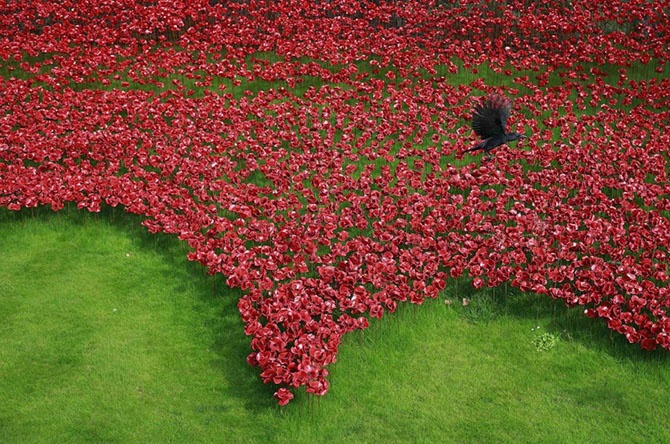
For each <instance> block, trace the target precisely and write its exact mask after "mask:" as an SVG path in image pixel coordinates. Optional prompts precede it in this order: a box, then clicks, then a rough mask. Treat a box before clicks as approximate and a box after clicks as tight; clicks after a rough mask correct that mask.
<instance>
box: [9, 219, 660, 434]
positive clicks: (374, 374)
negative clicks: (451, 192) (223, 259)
mask: <svg viewBox="0 0 670 444" xmlns="http://www.w3.org/2000/svg"><path fill="white" fill-rule="evenodd" d="M139 221H140V219H139V218H137V217H135V216H130V215H127V214H125V213H123V212H121V210H120V209H116V210H111V209H109V208H106V209H104V211H103V213H102V214H100V215H93V214H89V213H84V212H80V211H77V210H76V209H74V208H73V207H67V208H66V209H65V210H63V211H61V212H59V213H51V212H50V211H47V210H42V209H37V210H24V211H22V212H20V213H12V212H9V211H6V210H0V251H2V254H1V255H0V399H2V402H0V442H2V443H33V442H35V443H42V442H47V443H52V442H53V443H88V442H112V443H114V442H118V443H168V442H174V443H184V442H202V443H210V442H211V443H217V442H222V443H223V442H226V443H227V442H231V443H233V442H234V443H243V442H252V443H253V442H262V443H273V442H278V443H281V442H287V443H288V442H291V443H303V442H304V443H315V442H324V443H325V442H327V443H340V442H362V443H365V442H370V443H378V442H403V443H405V442H417V443H423V442H426V443H430V442H437V443H450V442H456V443H458V442H483V443H489V442H503V443H504V442H514V443H517V442H557V443H566V442H568V443H569V442H575V443H584V442H591V443H598V442H607V443H616V442H670V430H669V429H668V427H667V424H668V423H670V411H669V410H668V409H667V386H668V384H669V383H670V366H668V356H667V353H664V352H654V353H648V352H643V351H641V350H639V349H638V347H637V346H635V345H629V344H627V343H626V342H625V339H623V338H621V337H620V336H619V335H611V334H610V332H609V331H608V330H607V329H606V328H605V326H604V325H603V324H602V323H599V322H594V321H593V320H591V319H587V318H585V317H584V316H583V315H582V314H581V313H580V311H579V309H576V310H568V309H565V308H563V307H562V306H559V305H556V303H555V302H553V301H551V300H550V299H548V298H546V297H541V296H534V295H529V294H519V293H517V292H515V291H513V290H512V289H510V290H509V291H505V290H504V289H497V290H494V291H487V292H481V291H479V292H475V290H473V289H472V288H471V287H470V286H469V285H467V284H466V283H465V282H452V283H451V284H450V285H448V286H447V289H446V290H445V293H444V294H443V295H441V296H440V299H439V300H433V301H428V302H426V303H425V304H424V306H421V307H418V306H410V305H403V306H401V307H400V308H399V310H398V312H397V313H396V314H394V315H391V316H387V317H385V318H384V319H382V320H379V321H375V322H373V323H372V325H371V327H370V328H369V329H368V330H366V331H364V332H355V333H353V334H351V335H349V336H347V337H346V338H345V340H344V343H343V345H342V346H341V349H340V354H339V356H338V362H337V363H336V364H334V365H332V366H331V370H332V375H331V378H330V382H331V390H330V392H329V393H328V395H326V396H325V397H324V398H315V397H308V396H306V395H305V394H304V392H299V393H298V394H297V397H296V399H295V400H294V401H293V402H292V403H291V404H289V405H288V406H287V407H286V408H279V407H277V406H276V403H275V400H274V399H273V398H272V392H273V391H274V388H273V387H271V386H268V385H264V384H262V383H261V381H260V378H259V376H258V371H257V370H256V369H254V368H251V367H250V366H249V365H248V364H247V363H246V362H245V357H246V355H247V353H248V352H249V339H248V338H247V337H246V336H245V335H244V333H243V331H242V323H241V321H240V319H239V314H238V312H237V308H236V302H237V299H238V297H239V293H238V292H236V291H233V290H230V289H228V288H226V286H225V285H224V284H223V279H222V278H219V279H218V280H217V281H216V282H214V280H213V278H212V277H211V276H208V275H206V274H205V273H204V272H203V269H202V268H201V267H200V266H199V265H197V264H194V263H189V262H188V261H187V260H186V259H185V256H186V247H185V246H184V245H183V244H182V243H181V242H179V241H178V240H176V239H175V238H173V237H169V236H152V235H149V234H148V233H147V232H146V230H144V229H143V228H142V227H140V226H139ZM462 297H469V298H470V299H471V303H470V305H468V306H467V307H463V306H461V298H462ZM447 299H449V300H452V302H453V303H452V304H451V305H447V304H446V303H445V301H446V300H447ZM543 335H544V336H545V339H546V335H551V336H553V337H554V338H555V343H554V345H553V346H552V347H548V348H545V347H538V346H537V344H538V343H539V342H542V341H543V339H541V338H542V337H543Z"/></svg>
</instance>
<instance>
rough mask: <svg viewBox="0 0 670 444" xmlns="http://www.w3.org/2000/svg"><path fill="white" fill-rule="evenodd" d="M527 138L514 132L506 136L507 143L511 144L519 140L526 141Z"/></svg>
mask: <svg viewBox="0 0 670 444" xmlns="http://www.w3.org/2000/svg"><path fill="white" fill-rule="evenodd" d="M527 138H528V137H526V135H525V134H521V133H516V132H515V133H509V134H507V141H508V142H512V141H514V140H519V139H527Z"/></svg>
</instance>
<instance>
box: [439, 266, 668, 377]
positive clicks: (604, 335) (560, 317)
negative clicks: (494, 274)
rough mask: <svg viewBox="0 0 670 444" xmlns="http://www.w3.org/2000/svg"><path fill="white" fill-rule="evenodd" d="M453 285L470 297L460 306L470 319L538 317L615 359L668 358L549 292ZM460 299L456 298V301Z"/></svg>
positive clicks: (459, 282) (662, 360)
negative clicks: (539, 292)
mask: <svg viewBox="0 0 670 444" xmlns="http://www.w3.org/2000/svg"><path fill="white" fill-rule="evenodd" d="M449 285H452V288H454V289H455V291H456V294H460V295H466V296H464V297H467V298H468V299H470V303H469V305H468V306H465V307H462V310H461V316H462V317H463V318H464V319H465V320H467V321H468V322H471V323H475V324H477V323H486V322H492V321H495V320H496V319H499V318H502V317H509V318H512V319H524V320H537V321H538V322H543V323H548V327H549V329H550V331H551V333H554V334H556V335H560V337H561V338H562V339H563V340H567V341H570V342H577V343H579V344H580V345H582V346H584V347H586V348H588V349H592V350H597V351H599V352H602V353H605V354H607V355H609V356H611V357H613V358H615V359H617V360H633V361H637V362H652V363H653V362H657V363H659V364H664V363H665V364H667V363H668V362H670V353H668V351H667V350H663V349H660V348H659V349H656V350H654V351H647V350H642V349H641V348H640V346H639V344H630V343H629V342H628V340H627V339H626V338H625V337H624V336H623V335H621V334H619V333H617V332H615V331H613V330H610V329H609V328H608V327H607V324H606V322H605V321H604V320H603V319H591V318H589V317H587V316H586V315H585V314H584V307H582V306H577V307H568V306H566V305H565V304H564V303H563V301H560V300H554V299H552V298H551V297H550V296H548V295H541V294H534V293H523V292H521V291H520V290H519V289H517V288H513V287H511V286H510V285H509V284H503V285H501V286H500V287H497V288H485V289H481V290H475V289H474V288H473V287H472V285H471V283H470V280H469V279H465V278H462V279H458V280H457V282H456V283H451V284H447V288H449ZM456 302H458V303H460V300H459V301H456Z"/></svg>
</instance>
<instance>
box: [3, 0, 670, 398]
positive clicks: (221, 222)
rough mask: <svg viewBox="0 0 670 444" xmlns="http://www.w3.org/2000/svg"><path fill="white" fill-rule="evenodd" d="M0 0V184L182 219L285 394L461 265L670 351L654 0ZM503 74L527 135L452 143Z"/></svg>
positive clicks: (664, 55)
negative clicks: (508, 142)
mask: <svg viewBox="0 0 670 444" xmlns="http://www.w3.org/2000/svg"><path fill="white" fill-rule="evenodd" d="M0 10H1V11H2V14H0V23H1V24H0V29H2V32H1V33H0V38H1V39H2V44H1V45H0V60H1V61H0V63H1V64H2V72H3V73H5V75H4V77H3V78H2V79H0V88H1V91H2V96H3V100H2V102H1V103H0V128H1V131H0V205H2V206H3V207H6V208H8V209H10V210H20V209H22V208H27V207H36V206H43V205H46V206H50V207H51V208H53V209H54V210H59V209H61V208H63V206H64V204H65V203H66V202H74V203H76V204H77V206H78V207H79V208H81V209H86V210H88V211H93V212H97V211H100V209H101V206H103V205H106V206H111V207H116V206H121V207H123V208H124V209H125V210H126V211H128V212H131V213H135V214H139V215H141V216H143V217H145V219H144V222H143V224H144V225H145V226H146V227H147V229H148V230H149V231H150V232H152V233H158V232H163V233H169V234H174V235H177V236H178V237H179V239H181V240H183V241H185V242H187V243H188V245H189V246H190V248H191V252H190V253H189V259H191V260H194V261H197V262H200V263H201V264H202V265H204V266H205V267H206V268H207V269H208V271H209V272H210V273H211V274H219V273H220V274H222V275H223V276H225V277H226V278H227V284H228V285H229V286H231V287H237V288H240V289H242V290H243V291H244V296H243V297H242V298H241V299H240V300H239V302H238V308H239V311H240V314H241V317H242V319H243V321H244V325H245V333H246V334H248V335H249V336H251V338H252V340H251V352H250V354H249V356H248V358H247V361H248V362H249V364H251V365H254V366H259V367H260V369H261V378H262V380H263V382H265V383H271V384H275V385H276V386H277V387H278V389H277V392H276V394H275V396H276V398H277V400H278V402H279V404H282V405H283V404H286V403H288V402H289V401H290V400H291V399H292V397H293V394H292V392H291V390H293V389H295V388H298V387H305V390H306V391H307V392H308V393H312V394H316V395H324V394H325V393H326V392H327V391H328V380H327V376H328V365H329V364H331V363H333V362H334V361H335V360H336V357H337V352H338V346H339V345H340V342H341V339H342V337H343V336H344V335H345V334H346V333H348V332H351V331H353V330H357V329H365V328H366V327H367V326H368V320H369V319H370V318H380V317H382V316H383V315H384V314H386V313H392V312H394V311H395V309H396V307H397V304H398V303H401V302H410V303H413V304H421V303H422V302H423V301H424V300H425V299H427V298H435V297H437V296H438V295H439V294H440V292H442V291H443V290H445V287H446V286H447V285H448V283H449V281H450V280H452V279H456V278H460V277H462V276H466V277H468V278H470V279H471V280H472V285H473V286H474V287H475V288H482V287H497V286H500V285H511V286H514V287H517V288H518V289H520V290H522V291H527V292H534V293H538V294H542V295H546V297H551V298H554V299H557V300H561V301H563V302H564V303H565V304H567V305H570V306H581V307H583V309H584V314H585V315H586V316H589V317H592V318H597V319H594V322H605V323H606V324H607V327H608V328H610V329H611V330H612V331H614V332H616V333H619V334H621V335H624V336H625V338H626V339H627V340H628V341H629V342H630V343H634V344H639V346H640V347H642V348H644V349H647V350H654V349H656V348H663V349H667V350H670V318H669V317H668V307H670V291H669V290H668V288H667V286H668V274H670V269H669V267H668V250H669V246H670V234H669V233H670V220H669V219H668V217H669V215H670V181H668V171H669V168H668V161H669V160H670V159H669V157H668V146H670V135H669V134H668V131H667V129H668V127H669V126H670V111H669V109H668V103H669V101H668V99H669V98H670V79H669V78H668V76H667V71H668V69H669V67H668V66H667V63H668V51H667V48H668V26H669V23H670V21H669V20H668V7H667V4H664V2H642V1H626V2H624V1H614V2H607V3H605V2H599V1H597V2H592V1H591V2H585V1H584V2H573V3H572V4H571V5H570V6H569V7H568V6H567V5H566V2H563V1H558V0H556V1H552V2H548V3H546V2H545V3H542V5H538V4H535V3H533V2H527V1H514V2H507V4H506V5H505V6H502V5H500V6H491V5H489V4H487V3H482V2H480V1H464V2H459V6H453V5H450V4H449V3H448V2H435V3H434V4H431V5H430V6H427V5H426V2H416V1H405V2H365V1H363V2H355V3H354V2H329V3H327V4H326V5H324V4H321V5H319V4H314V5H308V4H305V2H290V1H289V2H280V4H275V3H273V2H219V1H214V0H212V1H193V2H185V1H184V2H164V1H153V2H130V1H121V2H119V1H114V2H112V1H100V2H90V3H84V4H82V3H81V2H70V1H65V2H59V3H58V4H53V3H52V2H38V1H36V2H28V3H27V6H25V5H24V6H19V5H14V4H5V5H3V6H1V7H0ZM482 70H492V71H493V72H494V73H495V78H496V79H497V80H498V82H497V84H496V85H491V84H487V83H486V82H485V81H483V80H482V79H481V78H480V77H479V76H478V72H479V71H482ZM463 72H468V73H469V74H468V78H469V79H471V80H470V81H469V82H468V83H465V84H464V83H461V82H455V81H453V79H457V78H458V79H460V78H462V73H463ZM641 72H642V73H644V75H642V76H641V75H640V73H641ZM491 92H501V93H503V94H505V95H506V96H507V97H509V98H510V99H511V100H512V101H513V103H514V110H513V112H512V117H511V118H510V121H509V123H508V126H509V127H510V128H511V129H512V130H516V131H519V132H522V133H525V134H527V135H528V136H529V138H528V139H526V140H524V141H522V142H519V144H518V145H513V146H511V147H501V148H498V149H497V150H496V151H495V157H494V159H493V160H491V161H488V162H481V161H479V159H478V158H477V157H474V156H469V155H463V154H462V152H463V151H464V150H465V149H467V148H469V147H470V146H471V145H472V144H473V143H475V142H476V141H477V140H476V137H475V136H474V135H473V134H472V131H471V129H470V126H469V119H470V114H471V111H472V108H473V105H474V104H475V103H476V102H477V100H479V98H480V97H482V96H484V95H487V94H489V93H491Z"/></svg>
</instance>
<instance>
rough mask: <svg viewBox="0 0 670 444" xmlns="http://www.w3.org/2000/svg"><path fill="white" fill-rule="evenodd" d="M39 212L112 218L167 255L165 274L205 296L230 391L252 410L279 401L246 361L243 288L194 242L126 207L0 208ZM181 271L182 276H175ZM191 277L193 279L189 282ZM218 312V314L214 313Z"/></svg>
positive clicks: (141, 243)
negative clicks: (197, 251)
mask: <svg viewBox="0 0 670 444" xmlns="http://www.w3.org/2000/svg"><path fill="white" fill-rule="evenodd" d="M33 218H38V219H40V220H42V221H49V222H52V223H55V224H58V223H59V221H60V220H63V221H67V224H68V225H75V226H76V225H82V226H83V225H85V224H89V223H107V224H109V225H110V226H112V227H114V229H116V230H119V231H121V232H124V233H126V234H127V235H128V238H129V239H130V240H131V242H133V243H134V244H135V246H136V248H137V249H138V250H142V251H147V252H155V253H157V254H159V255H161V256H162V258H163V260H164V261H165V263H166V264H169V265H170V266H169V267H168V268H167V269H166V270H165V271H164V273H165V277H166V278H170V280H174V279H175V277H176V278H177V280H178V281H180V282H185V284H184V286H183V287H182V286H178V287H176V288H175V290H174V291H176V292H180V291H185V289H186V288H187V285H189V286H191V287H195V291H194V293H196V294H197V295H198V296H199V300H198V301H196V302H197V303H195V304H194V310H195V311H196V312H197V311H200V312H201V313H202V319H203V321H202V322H203V325H204V326H205V328H206V329H207V330H208V331H211V332H212V337H213V338H214V341H213V343H212V344H211V350H212V351H213V352H214V353H215V354H216V356H217V358H216V359H215V360H213V361H212V362H211V363H210V364H211V366H212V367H213V368H215V369H216V370H217V371H218V372H220V373H222V375H223V376H224V377H225V378H226V379H227V380H229V381H231V384H230V388H229V389H228V390H227V392H226V395H230V396H232V397H234V398H237V399H239V400H240V401H241V403H242V404H243V405H244V406H245V407H246V408H247V409H249V410H250V411H252V412H254V411H255V412H259V411H262V410H267V408H268V406H271V405H273V404H274V400H273V399H272V394H273V392H274V391H275V387H273V386H271V385H268V384H263V383H262V381H261V379H260V372H259V370H258V369H257V368H253V367H251V366H250V365H249V364H248V363H247V362H246V357H247V355H248V354H249V353H250V352H251V348H250V338H249V337H247V336H246V335H245V334H244V325H243V323H242V320H241V318H240V314H239V311H238V309H237V302H238V300H239V298H240V297H241V295H242V291H241V290H239V289H233V288H230V287H228V285H226V282H225V277H224V276H222V275H217V276H211V275H209V274H208V273H207V270H206V269H205V267H203V266H202V265H201V264H199V263H196V262H191V261H189V260H188V259H187V253H188V251H189V247H188V245H187V244H186V243H185V242H182V241H180V240H179V239H178V238H177V237H176V236H174V235H169V234H164V233H159V234H152V233H150V232H149V231H148V230H147V229H146V228H145V227H143V226H142V225H141V222H142V220H143V217H141V216H138V215H135V214H130V213H127V212H126V211H125V210H124V209H123V208H119V207H117V208H112V207H108V206H103V208H102V210H101V211H100V213H89V212H87V211H86V210H79V209H77V208H76V206H75V205H72V204H69V205H66V207H65V208H64V209H62V210H60V211H59V212H54V211H53V210H51V208H49V207H39V208H29V209H23V210H20V211H18V212H14V211H9V210H6V209H3V208H0V222H2V221H14V222H22V221H27V220H29V219H33ZM175 273H177V276H175ZM186 283H188V284H186ZM213 312H214V313H217V315H216V316H212V315H211V313H213Z"/></svg>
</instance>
